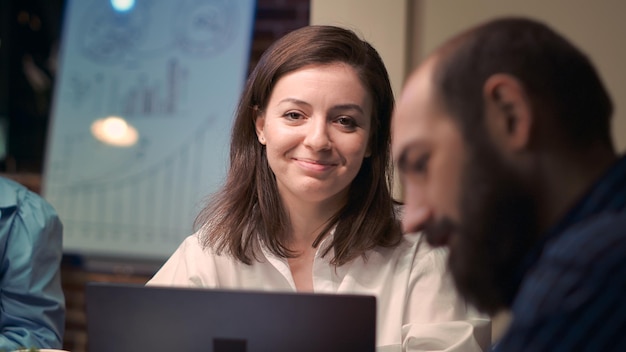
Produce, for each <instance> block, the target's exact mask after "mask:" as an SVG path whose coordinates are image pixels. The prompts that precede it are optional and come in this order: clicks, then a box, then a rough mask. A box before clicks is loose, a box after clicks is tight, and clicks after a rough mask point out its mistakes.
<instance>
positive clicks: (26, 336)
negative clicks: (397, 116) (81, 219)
mask: <svg viewBox="0 0 626 352" xmlns="http://www.w3.org/2000/svg"><path fill="white" fill-rule="evenodd" d="M0 182H1V184H0V258H1V262H0V329H1V330H0V351H1V350H8V351H11V350H14V349H17V348H19V347H27V348H30V347H39V348H62V336H63V332H64V321H65V299H64V296H63V291H62V288H61V275H60V264H61V259H62V255H63V250H62V225H61V222H60V221H59V218H58V216H57V214H56V212H55V211H54V209H53V208H52V206H50V205H49V204H48V203H47V202H46V201H45V200H43V199H42V198H41V197H39V196H38V195H36V194H35V193H32V192H30V191H28V190H27V189H25V188H23V187H21V186H19V185H17V184H14V183H13V182H10V181H6V180H1V181H0ZM6 182H9V183H8V184H9V185H10V187H8V186H7V184H6Z"/></svg>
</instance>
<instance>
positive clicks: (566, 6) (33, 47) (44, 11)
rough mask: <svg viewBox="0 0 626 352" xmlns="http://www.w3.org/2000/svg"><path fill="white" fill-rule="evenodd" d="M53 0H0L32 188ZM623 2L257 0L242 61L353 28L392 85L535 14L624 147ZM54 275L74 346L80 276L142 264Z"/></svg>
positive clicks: (7, 150) (3, 102)
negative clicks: (604, 101)
mask: <svg viewBox="0 0 626 352" xmlns="http://www.w3.org/2000/svg"><path fill="white" fill-rule="evenodd" d="M63 3H64V1H63V0H3V1H2V2H0V16H1V21H0V40H1V42H0V172H2V173H3V174H5V175H7V176H9V177H12V178H15V179H17V180H18V181H20V182H22V183H24V184H26V185H27V186H28V187H30V188H31V189H33V190H35V191H39V190H40V187H41V173H42V170H43V159H44V156H45V145H46V141H45V140H46V135H47V127H48V123H49V112H50V103H51V101H52V93H53V88H54V79H55V74H56V72H55V58H56V56H55V53H56V50H57V49H58V42H59V39H60V30H61V26H62V13H63V12H62V9H63ZM624 13H626V3H624V2H622V1H620V0H602V1H598V2H589V1H585V0H553V1H550V2H545V1H541V0H527V1H524V2H512V1H511V2H503V1H498V0H473V1H458V0H390V1H380V0H258V4H257V9H256V13H255V24H254V33H253V41H252V48H251V49H252V50H251V54H250V64H249V67H250V68H252V67H254V65H255V64H256V61H257V60H258V58H259V56H260V55H261V53H262V52H263V51H264V50H265V49H266V48H267V47H268V46H269V45H270V44H271V43H272V42H273V41H274V40H275V39H277V38H279V37H280V36H282V35H283V34H285V33H287V32H288V31H290V30H292V29H295V28H299V27H302V26H304V25H307V24H309V23H311V24H335V25H342V26H346V27H349V28H352V29H354V30H356V31H357V32H358V33H360V34H361V35H362V36H363V37H364V38H366V39H367V40H368V41H370V42H371V43H372V44H373V45H374V46H375V47H376V48H377V49H378V50H379V52H380V53H381V55H382V56H383V59H384V61H385V63H386V65H387V66H388V69H389V73H390V76H391V79H392V85H393V89H394V91H395V93H396V95H397V94H398V93H399V92H400V91H401V88H402V85H403V83H404V80H405V78H406V76H407V75H408V73H409V72H410V71H411V69H412V68H414V67H415V66H416V65H417V64H418V63H419V62H420V60H421V59H423V57H424V56H425V55H426V54H427V53H428V52H430V51H431V50H432V49H433V48H435V47H436V46H437V45H438V44H440V43H441V42H442V41H444V40H445V39H446V38H448V37H449V36H451V35H453V34H454V33H456V32H458V31H459V30H462V29H463V28H466V27H467V26H470V25H473V24H475V23H478V22H480V21H482V20H486V19H488V18H491V17H493V16H497V15H528V16H532V17H534V18H537V19H540V20H544V21H546V22H547V23H549V24H550V25H552V26H554V27H555V28H556V29H557V30H559V31H560V32H562V33H563V34H565V35H566V36H567V37H569V38H571V39H572V40H573V41H574V42H575V43H576V44H578V45H579V46H580V47H581V48H582V49H583V50H584V51H586V52H587V53H588V54H589V56H590V57H591V59H592V60H593V61H594V63H595V64H596V65H597V67H598V68H599V70H600V74H601V76H602V77H603V79H604V81H605V83H606V84H607V86H608V88H609V90H610V92H611V95H612V98H613V100H614V103H615V107H616V110H615V115H614V119H613V127H614V129H613V134H614V137H615V141H616V146H617V148H618V150H619V151H621V152H623V151H624V150H626V69H623V67H622V63H623V62H626V46H624V45H623V36H624V34H626V24H625V23H624V22H623V14H624ZM63 265H64V267H63V285H64V289H65V292H66V300H67V303H68V315H67V323H66V325H67V329H66V336H65V348H66V349H68V350H71V351H74V352H79V351H84V350H85V346H86V339H87V337H86V334H85V332H84V310H83V304H84V300H83V295H82V290H83V286H84V283H85V282H87V281H115V282H133V283H143V282H145V281H146V280H147V279H148V277H149V276H150V273H149V269H148V270H139V271H137V270H135V268H134V267H132V266H127V265H121V266H119V267H116V268H115V269H114V270H100V271H98V270H84V268H82V267H81V263H80V258H66V261H65V262H64V264H63Z"/></svg>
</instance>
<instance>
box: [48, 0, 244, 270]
mask: <svg viewBox="0 0 626 352" xmlns="http://www.w3.org/2000/svg"><path fill="white" fill-rule="evenodd" d="M66 9H67V10H66V11H67V13H66V21H65V28H64V34H63V41H62V43H63V46H62V50H61V53H62V55H61V58H62V60H61V61H60V72H61V73H60V75H59V78H58V82H57V87H56V89H55V97H54V107H53V111H52V120H51V126H50V130H51V132H50V135H49V141H48V144H49V147H48V151H47V156H46V166H45V172H44V185H43V186H44V187H43V191H44V196H45V197H46V198H47V199H48V200H49V201H50V203H52V205H53V206H54V207H55V209H56V210H57V212H58V213H59V215H60V217H61V219H62V221H63V224H64V249H65V251H66V252H71V253H79V254H93V255H114V256H133V257H151V258H166V257H167V256H169V254H171V252H172V251H173V250H174V249H175V248H176V246H177V245H178V244H179V243H180V242H181V240H182V239H183V238H184V237H185V236H187V235H189V234H190V233H191V231H192V230H193V229H192V225H193V220H194V218H195V216H196V215H197V213H198V211H199V210H200V207H201V206H202V205H203V204H204V200H205V198H206V197H207V196H208V195H209V194H210V193H212V192H214V191H215V190H216V189H217V186H218V185H219V184H221V182H222V180H223V178H224V175H225V172H226V160H227V150H228V142H229V140H228V138H229V134H230V128H231V120H232V115H233V113H234V109H235V107H236V103H237V99H238V96H239V94H240V92H241V89H242V86H243V82H244V78H245V73H246V71H247V65H248V54H249V50H250V41H251V33H252V19H253V15H254V13H253V12H254V0H246V1H227V0H182V1H180V2H172V1H166V0H153V1H149V2H137V5H136V7H135V8H134V9H133V10H132V11H128V12H124V13H120V12H116V11H115V10H114V9H112V8H111V6H110V2H109V1H107V0H83V1H78V0H70V1H69V2H68V4H67V5H66ZM106 116H121V117H122V118H123V119H124V121H126V122H127V123H128V124H129V125H131V126H133V128H135V129H136V130H137V131H138V135H139V138H138V140H137V142H136V143H135V144H132V145H129V146H125V147H118V146H111V145H107V144H106V143H103V142H102V141H101V140H97V139H96V138H94V135H92V134H91V132H90V126H92V124H93V123H94V121H96V120H98V119H102V118H104V117H106Z"/></svg>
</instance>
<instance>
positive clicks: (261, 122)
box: [254, 107, 266, 145]
mask: <svg viewBox="0 0 626 352" xmlns="http://www.w3.org/2000/svg"><path fill="white" fill-rule="evenodd" d="M254 111H255V113H256V116H255V120H254V125H255V128H256V136H257V139H258V140H259V143H261V144H263V145H265V143H266V142H265V133H264V132H263V129H264V127H265V115H264V114H263V112H262V111H261V110H259V109H258V108H257V107H255V108H254Z"/></svg>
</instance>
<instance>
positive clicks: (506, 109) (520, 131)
mask: <svg viewBox="0 0 626 352" xmlns="http://www.w3.org/2000/svg"><path fill="white" fill-rule="evenodd" d="M483 99H484V102H485V119H486V121H485V123H486V125H487V128H488V131H489V133H490V135H491V137H492V138H493V140H494V141H495V142H496V143H498V145H499V146H501V147H502V148H505V149H507V150H510V151H519V150H522V149H526V148H527V147H528V144H529V143H530V138H531V135H530V134H531V130H532V123H533V115H532V109H531V106H530V101H529V100H528V96H527V95H526V91H525V90H524V87H523V85H522V84H521V82H520V81H519V80H518V79H517V78H515V77H513V76H511V75H509V74H503V73H498V74H495V75H493V76H491V77H489V78H488V79H487V80H486V81H485V84H484V86H483Z"/></svg>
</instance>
